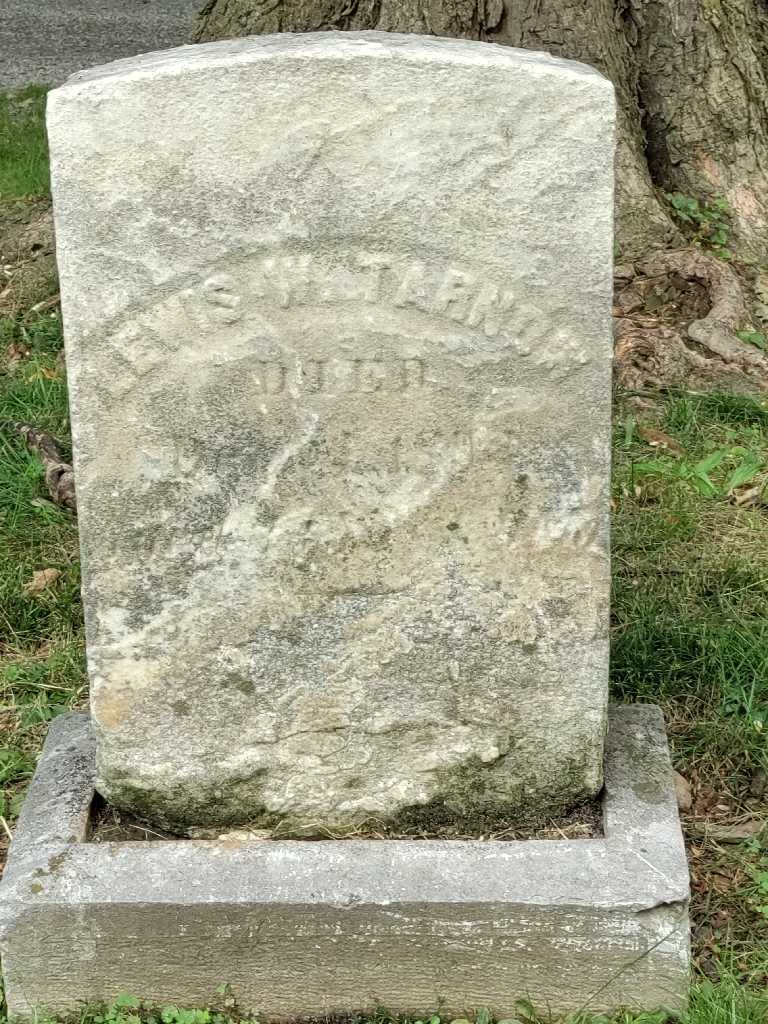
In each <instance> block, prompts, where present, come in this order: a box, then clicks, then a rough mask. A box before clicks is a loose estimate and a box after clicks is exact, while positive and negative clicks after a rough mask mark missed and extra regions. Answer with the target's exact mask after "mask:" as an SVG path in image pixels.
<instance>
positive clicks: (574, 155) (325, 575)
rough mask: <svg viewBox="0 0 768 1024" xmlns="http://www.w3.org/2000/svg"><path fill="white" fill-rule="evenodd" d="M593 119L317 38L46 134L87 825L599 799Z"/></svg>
mask: <svg viewBox="0 0 768 1024" xmlns="http://www.w3.org/2000/svg"><path fill="white" fill-rule="evenodd" d="M613 116H614V115H613V90H612V87H611V85H610V83H609V82H608V81H607V80H605V79H604V78H603V77H601V76H600V75H599V74H598V73H597V72H595V71H593V70H592V69H589V68H587V67H585V66H582V65H577V64H573V63H570V62H566V61H561V60H557V59H554V58H552V57H550V56H547V55H544V54H534V53H526V52H523V51H514V50H509V49H504V48H501V47H497V46H492V45H483V46H479V45H477V44H475V43H467V42H463V41H454V40H451V41H449V40H437V39H426V38H419V37H404V36H383V35H381V34H360V35H356V36H354V37H350V36H347V35H343V34H336V33H322V34H318V35H313V36H302V37H291V36H282V37H268V38H261V39H250V40H241V41H237V42H233V43H226V44H220V45H216V46H211V47H205V48H203V49H200V50H197V49H195V48H182V49H180V50H176V51H172V52H169V53H167V54H163V53H160V54H153V55H147V56H146V57H143V58H138V59H132V60H130V61H127V62H117V63H115V64H112V65H109V66H108V67H106V68H102V69H96V70H94V71H91V72H86V73H83V74H80V75H78V76H76V77H75V78H74V79H72V80H70V82H69V83H68V84H67V85H66V86H65V87H63V88H62V89H59V90H56V91H55V92H54V93H53V94H52V95H51V97H50V101H49V111H48V125H49V134H50V143H51V158H52V179H53V194H54V203H55V218H56V233H57V244H58V259H59V266H60V271H61V294H62V304H63V315H64V322H65V332H66V344H67V364H68V374H69V383H70V391H71V400H72V422H73V432H74V447H75V459H76V477H77V488H78V506H79V515H80V524H81V531H82V551H83V573H84V599H85V609H86V621H87V633H88V663H89V673H90V679H91V685H92V713H93V719H94V723H95V727H96V736H97V747H98V753H97V765H98V774H97V779H98V781H97V788H98V789H99V790H100V792H101V793H102V794H103V795H104V796H105V797H107V798H108V799H109V800H111V801H113V802H114V803H115V804H116V805H117V806H119V807H121V808H126V809H129V810H133V811H136V812H138V813H139V814H141V815H142V816H144V817H147V818H149V819H151V820H153V821H156V822H158V823H161V824H165V825H167V826H170V827H174V828H179V829H184V828H187V827H190V826H193V825H194V826H218V825H226V824H228V823H239V822H252V823H255V822H261V823H263V824H265V825H268V826H269V825H276V824H279V825H280V826H281V828H285V829H288V828H294V827H297V828H304V829H308V830H312V829H313V828H340V829H343V828H346V827H348V826H353V825H357V824H359V823H360V822H361V821H363V820H365V819H368V818H371V817H373V818H377V819H385V820H388V821H393V822H397V820H398V818H399V817H400V816H401V815H402V814H404V813H408V814H409V815H413V814H414V813H415V812H414V809H415V808H416V809H418V808H421V809H422V811H423V814H424V815H425V817H426V818H427V819H428V817H429V814H430V813H431V810H433V809H434V808H435V807H436V806H438V807H440V808H442V809H443V810H447V812H448V813H450V814H451V815H453V816H455V818H456V819H457V820H459V819H461V820H464V821H467V822H470V823H471V822H472V821H487V820H489V818H492V817H493V816H494V815H503V816H509V815H510V814H511V815H513V816H515V817H517V818H518V819H520V820H526V819H528V818H532V817H535V816H537V815H538V814H540V813H546V814H551V813H554V812H556V811H557V810H559V809H563V808H565V807H567V806H570V805H573V804H574V803H576V802H577V801H579V800H580V799H582V798H585V797H589V796H591V795H593V794H594V793H595V792H596V791H597V790H598V789H599V787H600V785H601V777H602V776H601V773H602V757H603V736H604V731H605V720H606V700H607V665H608V635H607V607H608V533H607V512H608V496H607V490H608V475H609V411H610V359H611V331H610V291H611V246H612V228H611V216H612V195H611V189H612V154H613Z"/></svg>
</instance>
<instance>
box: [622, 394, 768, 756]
mask: <svg viewBox="0 0 768 1024" xmlns="http://www.w3.org/2000/svg"><path fill="white" fill-rule="evenodd" d="M619 419H620V425H619V427H618V429H617V432H616V444H615V455H614V505H615V514H614V522H613V538H612V550H613V562H614V591H613V615H614V629H613V636H612V683H613V687H614V692H615V694H616V695H617V696H619V697H621V698H629V699H641V700H657V701H659V702H661V703H662V704H664V705H665V706H667V707H669V708H670V714H671V716H672V717H675V718H676V717H681V718H682V719H688V718H690V722H689V723H688V725H687V726H686V728H685V729H684V730H682V731H681V732H680V733H679V734H678V735H676V736H675V739H676V742H677V753H678V756H679V757H680V758H681V759H682V760H683V761H685V760H690V759H692V758H694V757H695V758H698V759H708V760H709V761H711V762H712V763H713V764H714V763H717V762H722V761H723V760H724V759H727V761H728V762H729V764H731V765H732V766H733V767H734V768H735V770H737V771H739V772H741V773H744V774H746V773H750V772H752V771H754V770H755V769H757V768H758V767H763V768H765V767H768V616H767V614H766V613H767V611H768V543H767V541H768V506H767V505H763V504H762V502H763V500H765V501H766V502H768V494H765V497H763V495H764V493H765V492H764V489H765V484H766V480H767V479H768V407H766V406H763V405H761V404H759V403H758V402H756V401H754V400H751V399H744V398H735V397H732V396H728V395H708V396H704V397H698V396H685V395H683V396H679V397H677V398H672V399H671V400H670V401H669V402H668V403H667V405H666V408H665V409H664V412H663V415H662V417H661V420H660V424H659V425H660V426H661V428H662V430H663V431H664V432H665V433H667V434H669V435H670V436H672V437H673V438H674V439H675V440H677V441H678V442H679V443H680V444H681V445H682V447H683V449H684V450H685V454H684V455H682V456H679V457H675V456H673V455H671V454H667V455H663V454H657V453H655V452H653V450H652V449H651V448H650V447H649V446H648V444H647V443H646V442H645V441H644V440H643V438H642V437H640V436H638V433H637V429H636V425H635V424H634V423H633V421H632V420H631V419H627V418H626V417H621V416H620V417H619ZM703 460H708V461H709V463H712V462H717V465H716V466H715V468H714V469H712V470H710V471H709V472H708V473H706V471H704V472H705V473H706V475H707V479H708V480H709V482H710V483H709V484H708V483H706V482H705V481H704V480H703V479H702V478H696V477H694V478H693V480H692V479H691V478H690V477H688V476H686V469H685V467H696V466H700V465H701V463H702V461H703ZM744 465H746V469H745V470H744V472H743V473H742V474H741V476H744V475H745V474H747V473H748V474H749V476H748V479H747V480H746V482H745V483H744V484H742V485H741V493H742V494H743V493H744V491H745V490H746V489H753V490H754V491H755V492H756V493H755V494H754V495H753V501H755V502H756V504H755V505H754V506H752V507H739V506H738V505H736V504H735V503H734V496H733V495H729V494H728V484H729V482H730V479H731V478H732V476H733V473H734V471H735V470H737V469H738V468H739V467H741V466H744ZM643 467H645V468H643ZM648 467H650V468H648ZM681 467H683V468H682V470H681ZM710 484H711V487H710ZM738 493H739V492H738V489H737V494H738Z"/></svg>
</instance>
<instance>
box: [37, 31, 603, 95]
mask: <svg viewBox="0 0 768 1024" xmlns="http://www.w3.org/2000/svg"><path fill="white" fill-rule="evenodd" d="M285 59H288V60H296V61H303V60H313V61H318V60H323V59H329V60H336V61H338V60H342V61H343V60H357V59H363V60H366V61H373V60H395V59H396V60H399V61H404V62H418V63H422V64H424V63H434V64H454V65H455V64H460V65H476V66H485V67H488V66H496V67H508V68H509V69H510V70H513V69H517V70H519V71H521V72H524V73H525V74H527V75H533V76H536V75H540V74H543V75H546V76H551V75H557V76H560V77H562V78H564V79H566V80H570V81H573V80H574V79H576V80H578V79H581V80H584V79H588V80H590V83H591V84H592V85H594V86H598V87H601V88H603V89H605V90H606V91H609V92H613V86H612V84H611V82H610V81H609V80H608V79H607V78H605V77H604V76H603V75H602V74H601V73H600V72H599V71H597V70H596V69H595V68H593V67H591V66H590V65H588V64H582V63H579V62H578V61H572V60H563V59H562V58H560V57H554V56H552V54H549V53H543V52H540V51H534V50H522V49H517V48H515V47H511V46H499V45H498V44H496V43H487V42H479V41H474V40H469V39H446V38H442V37H437V36H423V35H410V34H407V35H406V34H403V33H394V32H301V33H279V34H275V35H263V36H249V37H247V38H244V39H228V40H224V41H222V42H215V43H205V44H202V45H190V46H178V47H175V48H174V49H170V50H158V51H156V52H153V53H144V54H138V55H137V56H135V57H128V58H124V59H122V60H116V61H112V62H111V63H109V64H103V65H99V66H97V67H93V68H87V69H85V70H83V71H79V72H77V73H76V74H74V75H72V76H71V77H70V78H69V79H68V80H67V82H66V83H65V85H64V86H62V87H61V89H64V90H69V89H71V88H72V87H73V86H78V85H80V84H82V83H86V82H96V81H103V80H105V79H114V78H121V79H124V78H126V77H129V76H130V77H135V76H142V77H158V78H159V77H165V76H176V75H179V74H190V73H192V74H194V73H196V72H204V71H210V70H212V69H214V68H222V67H233V66H238V65H247V64H254V63H256V62H259V61H274V60H285ZM59 91H60V90H54V92H59Z"/></svg>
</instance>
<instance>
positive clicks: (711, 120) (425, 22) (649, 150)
mask: <svg viewBox="0 0 768 1024" xmlns="http://www.w3.org/2000/svg"><path fill="white" fill-rule="evenodd" d="M328 29H349V30H360V29H379V30H383V31H388V32H420V33H425V34H430V35H438V36H459V37H464V38H468V39H480V40H488V41H490V42H494V43H501V44H503V45H506V46H520V47H524V48H525V49H531V50H548V51H550V52H551V53H555V54H558V55H560V56H563V57H569V58H572V59H574V60H581V61H585V62H586V63H588V64H593V65H595V66H596V67H598V68H599V69H600V70H601V71H602V72H603V73H604V74H606V75H607V76H608V77H609V78H610V79H611V80H612V81H613V83H614V85H615V87H616V91H617V96H618V100H619V136H618V147H617V154H616V232H617V239H618V247H619V252H620V255H621V258H622V259H632V258H634V257H636V256H639V255H641V254H642V253H643V252H646V251H647V250H648V249H649V248H653V247H654V246H660V245H664V244H666V243H668V242H670V241H672V240H675V238H676V237H677V236H676V229H675V227H674V225H673V223H672V221H671V220H670V217H669V213H668V207H667V205H666V204H665V202H664V201H663V199H662V197H661V196H660V194H659V192H660V189H668V190H679V191H681V192H684V193H685V194H688V195H691V196H694V197H697V198H699V197H721V196H723V197H725V198H727V199H728V200H729V202H730V203H731V205H732V207H733V210H734V214H735V218H736V228H737V232H738V240H739V242H740V243H741V245H742V246H743V247H744V249H745V250H746V251H748V252H749V253H750V254H751V255H753V256H755V257H757V258H760V259H766V260H768V226H767V225H768V181H767V180H766V174H767V173H768V170H767V169H768V114H766V108H767V105H768V81H767V80H766V76H768V12H767V11H766V3H765V0H428V2H422V0H262V2H255V0H208V3H207V4H206V6H205V7H204V8H203V10H202V11H201V12H200V14H199V16H198V19H197V24H196V28H195V40H196V41H198V42H203V41H209V40H213V39H224V38H230V37H233V36H244V35H258V34H261V33H266V32H308V31H319V30H328Z"/></svg>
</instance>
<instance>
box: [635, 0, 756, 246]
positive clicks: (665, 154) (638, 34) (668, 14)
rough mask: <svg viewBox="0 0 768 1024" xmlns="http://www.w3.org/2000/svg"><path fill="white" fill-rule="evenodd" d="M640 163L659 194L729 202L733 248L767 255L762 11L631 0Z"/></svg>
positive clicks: (747, 6)
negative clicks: (642, 116) (641, 120)
mask: <svg viewBox="0 0 768 1024" xmlns="http://www.w3.org/2000/svg"><path fill="white" fill-rule="evenodd" d="M630 2H631V13H630V18H629V23H630V26H631V29H630V32H631V38H632V40H633V43H634V47H635V51H636V53H637V66H638V68H639V78H638V89H639V95H640V98H641V103H642V106H643V107H644V108H645V111H646V121H645V131H646V135H647V140H648V142H647V147H646V151H647V157H648V166H649V169H650V173H651V176H652V178H653V180H654V181H655V182H656V183H657V184H658V185H660V186H661V187H662V188H664V189H667V190H668V191H678V192H682V193H683V194H685V195H689V196H695V197H697V198H700V197H704V198H707V199H715V198H720V197H724V198H725V199H727V200H728V203H729V205H730V207H731V210H732V213H733V226H734V243H735V245H736V246H737V247H738V248H739V250H740V252H741V253H742V254H745V255H750V256H753V257H756V258H757V259H763V260H764V259H766V257H767V256H768V5H767V4H766V2H765V0H630Z"/></svg>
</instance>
